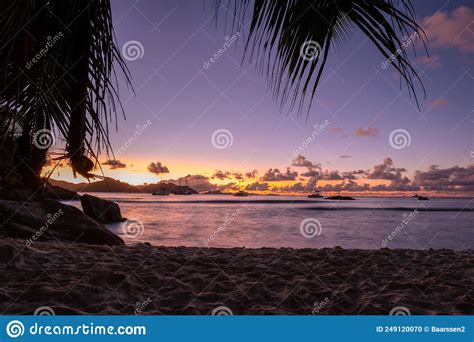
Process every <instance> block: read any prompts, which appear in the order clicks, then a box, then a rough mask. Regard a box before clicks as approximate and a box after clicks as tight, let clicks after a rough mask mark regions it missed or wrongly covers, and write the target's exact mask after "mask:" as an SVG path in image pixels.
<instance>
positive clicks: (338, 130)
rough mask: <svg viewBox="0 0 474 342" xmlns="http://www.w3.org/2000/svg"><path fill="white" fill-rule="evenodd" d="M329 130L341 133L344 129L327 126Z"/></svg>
mask: <svg viewBox="0 0 474 342" xmlns="http://www.w3.org/2000/svg"><path fill="white" fill-rule="evenodd" d="M329 132H331V133H333V134H343V133H344V130H343V129H342V128H341V127H329Z"/></svg>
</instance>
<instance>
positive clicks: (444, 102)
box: [433, 98, 449, 107]
mask: <svg viewBox="0 0 474 342" xmlns="http://www.w3.org/2000/svg"><path fill="white" fill-rule="evenodd" d="M448 102H449V101H448V100H447V99H443V98H441V99H436V100H434V101H433V106H434V107H444V106H446V105H447V104H448Z"/></svg>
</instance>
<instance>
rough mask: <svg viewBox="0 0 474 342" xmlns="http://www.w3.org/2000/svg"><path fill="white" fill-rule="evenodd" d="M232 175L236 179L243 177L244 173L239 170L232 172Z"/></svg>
mask: <svg viewBox="0 0 474 342" xmlns="http://www.w3.org/2000/svg"><path fill="white" fill-rule="evenodd" d="M232 176H233V177H234V178H235V179H237V180H242V179H244V175H243V174H242V173H241V172H232Z"/></svg>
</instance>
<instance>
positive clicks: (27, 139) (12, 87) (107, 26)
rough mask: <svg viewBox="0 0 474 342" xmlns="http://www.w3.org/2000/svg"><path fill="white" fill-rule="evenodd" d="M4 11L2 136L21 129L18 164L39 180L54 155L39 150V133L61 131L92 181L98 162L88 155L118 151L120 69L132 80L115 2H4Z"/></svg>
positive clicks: (75, 162)
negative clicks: (113, 129)
mask: <svg viewBox="0 0 474 342" xmlns="http://www.w3.org/2000/svg"><path fill="white" fill-rule="evenodd" d="M0 8H1V11H0V22H1V23H2V32H1V36H0V89H2V90H1V93H0V106H1V108H2V109H3V110H2V111H1V112H2V113H6V114H5V117H4V118H2V120H4V121H5V122H7V124H5V125H3V126H2V128H3V129H4V131H3V132H2V135H3V136H4V137H5V136H8V135H9V134H12V132H13V128H14V127H15V125H16V124H17V123H18V122H21V124H22V134H21V137H20V138H19V141H18V144H19V147H18V149H19V159H21V161H20V160H17V162H18V163H20V164H25V165H26V166H27V167H28V168H29V169H30V171H33V173H38V172H39V171H38V168H39V170H41V166H42V165H43V163H44V159H45V154H46V150H42V149H38V148H37V147H36V146H35V145H34V144H32V139H33V136H34V133H35V132H37V131H38V130H39V129H53V128H54V129H56V130H57V131H58V132H59V133H60V136H62V137H64V139H65V141H66V150H65V152H64V154H63V157H64V158H69V159H70V161H71V166H72V168H73V171H74V172H78V173H80V174H81V175H83V176H86V177H88V176H90V174H89V172H90V171H91V170H92V169H93V166H94V163H93V162H92V161H91V160H90V159H89V158H87V157H86V154H89V155H90V156H92V157H95V156H97V155H98V154H99V153H100V149H101V148H105V149H106V150H107V151H108V150H109V147H110V144H109V139H108V122H109V121H110V120H111V119H112V118H113V117H115V116H116V112H117V110H116V106H115V104H116V100H117V99H118V97H117V93H116V88H117V87H116V84H113V83H112V82H114V74H115V72H114V63H115V62H116V63H117V65H118V66H119V67H120V68H121V69H122V70H123V71H124V73H125V75H126V77H127V80H128V73H127V70H126V67H125V65H124V63H123V61H122V59H121V56H120V53H119V51H118V50H117V47H116V45H115V43H114V36H113V27H112V20H111V11H110V3H109V0H81V1H75V0H60V1H3V0H2V3H1V6H0ZM22 161H23V162H22ZM27 173H28V172H27Z"/></svg>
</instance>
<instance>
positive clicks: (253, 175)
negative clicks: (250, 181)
mask: <svg viewBox="0 0 474 342" xmlns="http://www.w3.org/2000/svg"><path fill="white" fill-rule="evenodd" d="M257 176H258V171H257V170H252V171H249V172H246V173H245V177H247V178H257Z"/></svg>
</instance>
